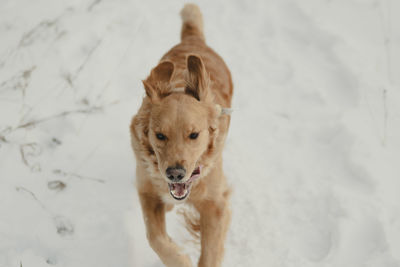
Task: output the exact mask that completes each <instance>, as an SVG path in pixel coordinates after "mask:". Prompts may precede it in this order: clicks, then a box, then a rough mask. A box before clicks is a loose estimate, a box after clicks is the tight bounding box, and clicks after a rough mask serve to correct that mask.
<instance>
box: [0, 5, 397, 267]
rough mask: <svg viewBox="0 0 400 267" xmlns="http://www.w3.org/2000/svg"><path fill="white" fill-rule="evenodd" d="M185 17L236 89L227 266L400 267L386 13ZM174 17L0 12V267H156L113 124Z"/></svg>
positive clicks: (13, 8) (123, 115)
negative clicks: (200, 23) (200, 30)
mask: <svg viewBox="0 0 400 267" xmlns="http://www.w3.org/2000/svg"><path fill="white" fill-rule="evenodd" d="M199 5H200V7H201V9H202V11H203V13H204V17H205V31H206V37H207V42H208V43H209V44H210V45H211V46H212V47H213V48H215V50H216V51H217V52H218V53H220V54H221V55H222V56H223V57H224V59H225V60H226V62H227V64H228V66H229V67H230V68H231V70H232V74H233V79H234V84H235V97H234V109H235V111H234V113H233V115H232V124H231V129H230V133H229V137H228V140H227V143H226V149H225V170H226V174H227V177H228V179H229V182H230V183H231V185H232V187H233V188H234V194H233V198H232V209H233V218H232V224H231V228H230V231H229V234H228V239H227V242H226V256H225V261H224V266H248V267H253V266H256V267H258V266H260V267H262V266H271V267H272V266H276V267H278V266H279V267H285V266H287V267H308V266H310V267H317V266H318V267H324V266H326V267H333V266H335V267H396V266H400V161H399V159H400V17H399V14H400V1H398V0H326V1H323V0H308V1H301V0H298V1H286V0H269V1H267V0H258V1H228V0H225V1H212V0H205V1H201V2H199ZM182 6H183V1H178V0H174V1H154V0H148V1H127V0H113V1H111V0H88V1H81V0H73V1H51V0H37V1H29V0H15V1H13V0H2V1H1V2H0V267H16V266H24V267H28V266H33V267H41V266H60V267H61V266H62V267H81V266H82V267H91V266H96V267H111V266H131V267H159V266H162V264H161V262H160V261H159V259H158V257H157V255H156V254H155V253H154V252H153V251H152V250H151V249H150V247H149V246H148V244H147V241H146V238H145V232H144V225H143V221H142V218H141V211H140V208H139V205H138V199H137V196H136V191H135V188H134V180H135V176H134V168H135V167H134V166H135V164H134V158H133V154H132V152H131V148H130V144H129V131H128V125H129V122H130V118H131V116H132V115H133V114H134V113H135V112H136V110H137V108H138V106H139V104H140V102H141V99H142V97H143V95H144V90H143V88H142V85H141V82H140V81H141V79H143V78H145V77H146V76H147V75H148V73H149V71H150V69H151V68H152V67H154V66H155V65H156V63H157V61H158V60H159V58H160V57H161V56H162V54H163V53H164V52H166V51H167V49H169V48H170V47H171V46H172V45H174V44H176V43H177V42H178V41H179V32H180V25H181V21H180V18H179V16H178V13H179V11H180V9H181V8H182ZM180 221H181V219H180V217H179V216H176V215H174V214H173V213H172V214H169V215H168V228H169V230H170V232H171V235H172V237H173V238H175V239H176V240H178V241H179V243H180V244H181V245H182V246H183V247H185V249H186V250H187V251H188V252H189V253H190V254H191V256H192V257H193V260H195V259H196V256H197V255H198V252H196V249H197V248H198V247H197V245H196V244H193V242H191V241H190V238H189V235H188V234H187V233H186V232H185V230H183V227H182V226H181V224H180Z"/></svg>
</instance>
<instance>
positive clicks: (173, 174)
mask: <svg viewBox="0 0 400 267" xmlns="http://www.w3.org/2000/svg"><path fill="white" fill-rule="evenodd" d="M165 174H166V175H167V177H168V179H170V180H171V181H175V182H177V181H180V180H182V178H183V177H185V174H186V170H185V168H183V167H182V166H175V167H168V168H167V170H166V171H165Z"/></svg>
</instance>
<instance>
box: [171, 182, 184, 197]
mask: <svg viewBox="0 0 400 267" xmlns="http://www.w3.org/2000/svg"><path fill="white" fill-rule="evenodd" d="M174 189H175V190H174V194H175V195H176V196H180V197H181V196H183V195H184V194H185V184H174Z"/></svg>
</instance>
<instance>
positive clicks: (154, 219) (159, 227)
mask: <svg viewBox="0 0 400 267" xmlns="http://www.w3.org/2000/svg"><path fill="white" fill-rule="evenodd" d="M139 198H140V203H141V205H142V210H143V217H144V221H145V224H146V231H147V239H148V240H149V243H150V246H151V247H152V248H153V250H154V251H155V252H156V253H157V254H158V256H159V257H160V259H161V261H162V262H163V263H164V264H165V265H166V266H167V267H191V266H192V263H191V261H190V258H189V257H188V256H187V255H185V254H183V253H182V250H181V249H180V248H179V247H178V246H177V245H176V244H175V243H174V242H173V241H172V240H171V238H170V237H169V236H168V234H167V231H166V227H165V209H166V207H165V204H164V203H163V202H162V201H161V199H159V198H158V197H155V196H153V195H149V194H146V193H142V194H141V193H139Z"/></svg>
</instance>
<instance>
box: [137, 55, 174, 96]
mask: <svg viewBox="0 0 400 267" xmlns="http://www.w3.org/2000/svg"><path fill="white" fill-rule="evenodd" d="M174 69H175V68H174V63H172V62H171V61H163V62H161V63H160V64H158V65H157V67H155V68H154V69H152V70H151V73H150V75H149V77H147V79H146V80H143V81H142V82H143V86H144V89H145V90H146V95H147V96H148V97H149V98H150V99H151V100H157V99H160V98H162V97H165V96H167V95H168V94H169V93H170V84H169V82H170V81H171V78H172V75H173V74H174Z"/></svg>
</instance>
